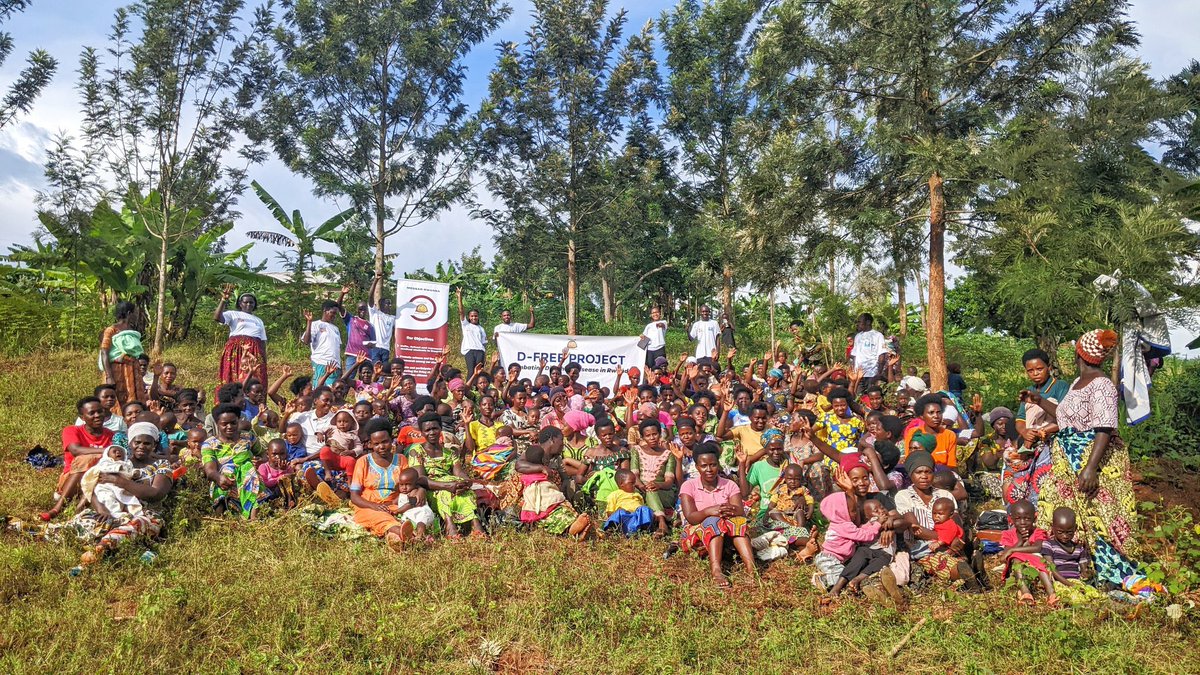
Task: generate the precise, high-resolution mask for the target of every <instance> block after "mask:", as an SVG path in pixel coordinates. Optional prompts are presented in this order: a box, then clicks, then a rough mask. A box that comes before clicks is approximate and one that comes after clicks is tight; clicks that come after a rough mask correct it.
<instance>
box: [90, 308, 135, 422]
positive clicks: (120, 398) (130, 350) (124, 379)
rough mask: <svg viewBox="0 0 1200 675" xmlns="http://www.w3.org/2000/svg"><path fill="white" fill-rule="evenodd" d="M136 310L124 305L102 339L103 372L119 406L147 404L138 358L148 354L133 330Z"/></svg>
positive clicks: (116, 313) (101, 368)
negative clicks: (132, 403) (145, 402)
mask: <svg viewBox="0 0 1200 675" xmlns="http://www.w3.org/2000/svg"><path fill="white" fill-rule="evenodd" d="M135 311H136V308H135V307H134V306H133V303H132V302H125V301H121V302H118V303H117V306H116V308H114V310H113V314H114V317H113V318H114V319H115V322H114V323H113V325H111V326H109V327H108V328H105V329H104V332H103V333H102V334H101V335H100V372H101V373H102V374H103V375H104V381H105V382H107V383H110V384H112V385H113V386H114V387H115V388H116V390H117V402H118V403H119V404H120V405H122V406H124V405H125V404H126V403H129V402H130V401H145V400H146V398H147V396H146V384H145V383H144V382H143V381H142V367H141V364H140V363H139V362H138V358H139V357H141V356H142V355H143V354H145V351H144V350H143V349H142V334H141V333H139V332H137V331H136V330H134V329H133V328H132V323H131V322H132V321H133V316H134V312H135Z"/></svg>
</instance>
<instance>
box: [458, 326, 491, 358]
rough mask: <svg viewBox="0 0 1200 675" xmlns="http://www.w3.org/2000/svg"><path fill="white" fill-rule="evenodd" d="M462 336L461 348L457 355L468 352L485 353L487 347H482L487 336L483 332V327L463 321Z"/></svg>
mask: <svg viewBox="0 0 1200 675" xmlns="http://www.w3.org/2000/svg"><path fill="white" fill-rule="evenodd" d="M462 334H463V337H462V348H461V349H459V350H458V353H459V354H466V353H467V352H469V351H481V352H482V351H487V347H486V346H485V345H484V343H485V342H487V334H486V333H484V332H483V326H480V325H479V324H477V323H471V322H470V321H463V322H462Z"/></svg>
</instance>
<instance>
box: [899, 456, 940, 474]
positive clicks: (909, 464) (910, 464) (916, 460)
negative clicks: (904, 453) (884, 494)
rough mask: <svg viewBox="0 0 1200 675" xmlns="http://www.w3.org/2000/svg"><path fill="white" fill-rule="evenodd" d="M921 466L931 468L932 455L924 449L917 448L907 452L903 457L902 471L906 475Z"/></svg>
mask: <svg viewBox="0 0 1200 675" xmlns="http://www.w3.org/2000/svg"><path fill="white" fill-rule="evenodd" d="M922 467H924V468H926V469H929V470H931V471H932V470H933V455H931V454H929V453H928V452H925V451H924V450H918V451H916V452H910V453H908V457H905V458H904V472H905V473H907V474H908V475H910V476H911V475H913V473H915V472H916V470H917V469H920V468H922Z"/></svg>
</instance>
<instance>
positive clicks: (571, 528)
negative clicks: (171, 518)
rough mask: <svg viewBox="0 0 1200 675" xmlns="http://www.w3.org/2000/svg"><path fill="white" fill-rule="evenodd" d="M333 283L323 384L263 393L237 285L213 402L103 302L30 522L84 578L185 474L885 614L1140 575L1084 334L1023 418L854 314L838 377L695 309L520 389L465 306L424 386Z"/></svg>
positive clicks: (239, 511) (405, 541)
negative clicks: (690, 561) (79, 394)
mask: <svg viewBox="0 0 1200 675" xmlns="http://www.w3.org/2000/svg"><path fill="white" fill-rule="evenodd" d="M349 291H350V289H348V288H347V289H343V290H342V294H341V297H339V299H338V300H337V301H332V300H331V301H328V302H326V303H325V304H324V305H323V307H322V310H321V316H320V318H319V319H315V318H314V317H313V315H312V314H311V313H308V312H306V313H305V316H306V319H307V324H306V327H305V330H304V333H303V335H302V336H301V340H302V341H303V342H305V343H306V344H308V345H309V346H310V348H311V350H312V366H313V368H312V371H313V372H311V373H302V374H297V373H293V372H292V369H291V368H290V367H287V366H285V367H282V368H279V369H278V371H277V373H276V375H275V379H274V380H273V381H272V380H270V379H269V377H268V370H267V359H266V351H265V344H266V340H267V336H266V331H265V328H264V324H263V322H262V320H261V319H260V318H258V317H257V316H256V315H255V311H256V308H257V302H256V299H255V298H254V296H253V295H250V294H243V295H241V296H240V297H239V298H238V300H237V309H236V310H226V303H227V302H228V300H229V299H230V298H231V297H233V296H232V289H229V288H226V289H225V292H224V293H223V296H222V300H221V302H220V304H219V305H218V307H217V310H216V312H215V314H214V320H215V321H217V322H218V323H221V324H225V325H226V326H228V327H229V331H230V337H229V340H228V342H227V344H226V347H225V350H224V352H223V355H222V357H221V361H220V364H219V366H218V369H217V370H218V377H219V380H220V383H221V384H220V385H219V386H218V388H217V389H216V391H215V399H216V400H215V401H213V405H212V406H211V408H209V409H207V410H206V405H205V399H206V396H205V394H204V392H203V391H201V390H200V389H199V388H189V387H186V386H184V385H183V384H182V383H180V382H178V379H177V378H178V373H177V371H176V369H175V368H174V367H173V366H172V365H171V364H169V363H162V364H157V363H155V364H151V365H149V366H147V365H146V360H145V358H144V354H143V353H142V348H141V344H140V335H139V334H138V333H137V331H135V330H133V329H132V328H131V327H130V325H129V318H130V313H131V311H132V308H131V307H129V306H127V305H125V304H124V303H122V304H120V305H118V306H117V308H116V321H115V323H114V325H113V326H111V327H110V328H109V329H107V330H106V331H105V332H104V334H103V336H102V342H101V348H100V359H99V365H100V368H101V371H102V377H103V380H104V383H103V384H101V385H100V386H98V387H97V388H96V389H95V391H94V392H92V393H91V395H88V396H85V397H84V398H82V399H80V400H79V402H78V405H77V410H76V412H77V419H75V421H74V423H73V424H71V425H69V426H67V427H65V428H64V429H63V432H62V449H63V455H64V462H63V468H62V474H61V476H60V479H59V481H58V484H57V486H56V495H55V504H54V506H53V507H52V508H51V509H50V510H48V511H47V512H45V513H43V514H41V517H42V519H43V520H45V521H47V524H46V525H44V526H43V528H44V530H45V531H47V532H55V533H61V532H63V531H64V530H66V531H70V532H71V533H73V534H74V535H75V536H77V537H80V538H81V539H83V540H84V541H86V542H87V548H86V550H85V551H84V553H83V556H82V559H81V562H80V565H81V568H82V567H84V566H86V565H89V564H93V563H95V561H97V560H99V559H100V558H101V557H102V556H103V555H105V553H106V552H108V551H111V550H112V549H113V548H114V547H115V546H116V545H118V544H119V543H120V542H121V541H123V540H125V539H128V538H130V537H153V536H154V535H156V534H158V533H159V531H160V530H161V528H162V525H163V518H162V515H161V514H160V512H159V510H158V509H159V508H160V507H158V506H157V505H158V504H161V502H162V500H163V498H164V497H165V496H166V495H167V494H168V493H170V492H171V490H172V489H173V488H174V487H175V486H176V485H178V484H180V483H181V482H192V481H194V482H197V483H199V484H201V485H202V486H204V488H205V489H207V490H208V494H209V495H210V497H211V500H212V508H213V510H214V511H215V512H218V513H225V514H229V515H230V516H231V517H233V516H236V517H243V518H259V517H264V516H265V515H266V514H267V513H269V512H271V511H279V510H287V509H291V508H293V507H296V506H297V505H298V504H300V503H305V502H309V503H314V504H321V505H322V507H321V508H324V509H329V510H338V509H346V510H348V511H349V513H350V515H351V517H352V520H353V523H355V524H356V525H357V526H358V527H361V528H363V530H365V531H366V532H369V533H371V534H373V535H375V536H377V537H379V538H381V539H383V540H384V541H385V542H386V543H387V544H388V545H389V546H391V547H393V548H395V549H397V550H401V549H404V548H407V547H410V546H414V545H427V544H429V543H430V542H433V541H435V540H437V539H439V538H444V539H448V540H454V539H459V538H463V537H487V536H489V531H494V530H495V529H496V528H506V527H515V528H522V529H531V528H536V529H541V530H544V531H545V532H547V533H549V534H552V535H562V536H567V537H575V538H578V539H583V538H590V537H612V536H633V535H637V534H639V533H645V534H646V536H650V537H654V538H657V539H661V540H662V541H663V543H664V555H667V556H669V555H673V554H676V553H678V552H683V553H692V554H695V555H697V556H699V557H701V558H706V559H707V561H708V564H709V566H710V570H711V575H712V578H713V581H714V583H715V584H717V585H718V586H721V587H728V586H730V585H731V582H730V578H729V575H728V574H727V570H728V569H733V570H734V571H735V576H740V575H745V576H746V577H748V578H750V577H753V576H754V575H756V574H757V571H758V570H759V569H760V567H761V566H762V565H764V564H767V563H769V562H770V561H773V560H777V559H785V558H792V559H796V560H798V561H800V562H801V563H802V564H809V563H811V565H812V566H813V573H812V583H813V584H815V585H816V586H817V587H819V588H820V589H822V590H823V591H826V592H828V593H829V594H830V595H831V596H838V595H840V594H842V593H847V592H850V593H858V594H863V595H865V596H867V597H868V598H870V599H872V600H875V601H880V602H884V601H890V602H896V603H903V602H904V597H905V596H904V593H903V591H902V590H901V589H902V588H903V587H905V586H912V587H917V588H919V587H921V586H923V585H925V584H928V583H943V584H952V585H954V586H957V587H960V588H961V589H963V590H965V591H978V590H983V589H984V588H987V587H988V586H990V585H991V584H992V583H994V579H993V578H990V576H991V577H994V575H989V572H990V571H994V570H995V569H1000V570H1001V576H1003V577H1004V578H1012V579H1013V580H1014V581H1013V584H1014V586H1015V588H1016V591H1017V594H1018V597H1019V599H1020V601H1021V602H1033V601H1034V600H1033V592H1034V591H1039V592H1041V593H1043V594H1044V599H1045V601H1046V602H1047V603H1048V604H1050V605H1054V604H1057V603H1059V602H1061V601H1062V600H1061V599H1060V598H1063V597H1064V596H1065V597H1067V598H1070V599H1074V598H1086V597H1089V595H1090V594H1093V593H1097V592H1099V591H1098V590H1097V589H1101V590H1105V591H1108V590H1113V589H1119V588H1121V587H1122V585H1124V586H1126V587H1128V585H1129V584H1130V583H1131V579H1133V580H1136V579H1137V578H1138V563H1137V558H1138V549H1137V545H1136V539H1135V530H1136V525H1135V520H1134V517H1133V497H1132V486H1131V479H1130V473H1129V459H1128V454H1127V453H1126V452H1125V450H1124V447H1123V445H1122V443H1121V441H1120V439H1119V437H1118V436H1117V435H1116V433H1115V432H1116V429H1117V426H1118V424H1117V414H1118V413H1117V391H1116V389H1115V387H1114V385H1113V383H1112V382H1111V380H1109V379H1108V378H1107V377H1106V376H1105V374H1104V371H1103V369H1102V364H1103V363H1104V361H1105V359H1107V358H1108V357H1109V355H1110V354H1111V352H1112V350H1113V348H1114V346H1115V344H1116V336H1115V334H1114V333H1112V332H1111V331H1108V330H1094V331H1090V332H1088V333H1087V334H1085V335H1083V336H1081V337H1080V338H1079V339H1078V340H1077V341H1076V343H1075V353H1076V359H1075V367H1074V369H1073V371H1074V374H1075V376H1074V378H1073V379H1062V378H1061V377H1060V376H1059V375H1057V374H1056V372H1055V369H1054V367H1053V366H1054V363H1053V361H1052V359H1051V358H1050V356H1049V355H1048V354H1046V353H1044V352H1042V351H1039V350H1037V349H1032V350H1030V351H1029V352H1027V353H1026V354H1025V355H1024V359H1023V361H1024V363H1023V365H1024V368H1025V372H1026V374H1027V375H1028V377H1029V380H1030V385H1029V387H1028V388H1027V389H1026V390H1024V391H1022V392H1021V394H1020V397H1019V400H1018V401H1016V403H1019V405H1018V406H1017V409H1016V412H1015V413H1014V412H1013V410H1012V409H1010V408H1005V407H997V408H994V409H992V410H990V411H988V412H987V413H986V414H985V413H984V411H983V407H982V401H981V399H980V397H979V396H978V395H977V394H975V395H971V394H970V393H969V387H968V385H967V384H966V381H965V380H963V379H962V378H961V377H960V378H959V383H958V387H957V388H956V390H954V391H951V390H949V389H948V390H945V391H929V388H928V384H927V382H926V380H925V379H923V378H922V377H918V376H917V374H916V372H915V370H913V369H911V368H910V369H909V371H908V373H907V374H906V375H904V376H899V369H898V360H899V356H898V349H897V348H896V347H895V346H894V345H893V344H892V343H891V341H890V340H888V339H886V338H884V337H883V335H882V334H880V333H879V332H877V331H875V330H873V328H872V324H873V321H872V318H871V317H870V315H866V314H864V315H862V316H861V317H859V319H858V325H857V332H856V333H855V335H854V336H852V338H851V339H850V341H849V343H848V347H847V355H848V357H849V361H850V365H849V366H843V365H841V364H840V363H831V364H829V365H828V366H823V365H815V366H810V365H809V363H808V362H807V361H806V360H805V359H803V358H796V356H798V355H792V354H789V353H788V351H787V350H783V349H778V348H776V349H773V350H772V351H770V352H768V353H766V354H764V355H762V357H761V358H759V357H757V356H756V357H753V358H750V359H748V360H744V361H743V362H742V363H740V364H737V363H735V359H736V357H737V350H736V348H734V347H732V324H729V323H728V322H726V323H724V324H722V323H721V322H717V321H713V320H712V318H711V316H710V312H709V310H708V308H702V309H701V310H700V319H699V320H698V321H697V322H696V323H695V324H694V325H693V326H691V328H690V329H689V336H690V337H691V338H692V339H693V340H695V341H696V343H697V346H696V351H695V353H694V354H692V355H678V356H677V360H676V361H675V362H674V367H672V365H671V364H672V362H671V361H670V360H669V356H668V354H667V353H666V351H665V349H666V341H665V331H666V328H667V325H666V322H665V321H663V319H662V315H661V313H660V312H659V310H658V309H654V310H652V313H651V316H650V319H651V321H650V323H649V324H647V326H646V329H645V331H644V334H643V335H642V336H641V337H642V340H643V346H644V347H645V348H646V350H647V367H646V368H645V369H644V370H643V369H632V371H633V372H624V371H621V370H618V372H617V377H616V383H615V385H614V386H612V387H611V388H607V387H601V386H600V383H598V382H595V381H583V382H581V381H580V380H579V377H580V373H581V368H580V367H579V365H578V364H575V363H571V362H567V363H565V364H564V365H562V366H561V367H559V366H557V365H555V366H551V367H549V368H546V367H545V365H544V364H543V368H542V370H541V371H539V372H538V374H537V375H536V377H533V378H521V377H520V374H521V371H520V368H519V367H512V368H508V369H505V368H504V367H503V366H502V365H501V364H499V362H498V359H496V358H493V360H492V361H491V363H490V364H486V363H485V357H486V348H487V343H488V339H487V336H486V334H485V333H484V330H483V329H482V328H480V327H479V314H478V312H477V311H475V310H471V311H468V312H464V311H463V306H462V302H461V294H460V295H459V312H460V320H461V321H462V325H463V329H464V330H463V344H462V355H463V356H464V357H465V361H466V364H467V369H466V370H465V371H460V370H458V369H457V368H455V367H454V366H452V365H450V364H449V363H448V350H447V353H444V354H443V358H442V360H441V361H439V363H438V364H437V365H436V366H435V367H434V369H433V372H432V373H431V374H430V375H429V376H428V377H425V378H422V380H423V381H418V379H417V378H416V377H414V376H413V375H412V374H410V373H408V372H406V367H405V363H404V361H403V360H401V359H398V358H393V357H392V355H391V354H390V350H389V348H388V345H389V342H388V339H389V337H390V333H391V330H392V327H393V325H394V321H395V318H394V317H392V316H390V315H388V314H387V312H388V311H389V307H388V306H387V305H386V304H381V306H378V307H375V306H370V305H368V303H365V302H362V303H359V304H358V305H357V308H356V311H355V312H354V313H351V312H348V311H344V310H343V302H344V300H345V298H346V296H347V295H348V293H349ZM501 318H502V323H501V324H500V325H498V326H497V327H496V328H495V329H494V330H493V331H492V339H494V338H495V336H496V335H497V334H498V333H501V332H520V331H524V330H527V329H529V328H532V327H534V325H535V317H534V316H533V312H532V311H531V312H530V316H529V322H528V323H527V324H520V323H517V324H514V323H512V321H511V314H509V313H508V312H505V313H504V314H503V315H502V317H501ZM335 322H336V323H335ZM343 329H344V330H345V332H346V334H347V338H346V340H345V348H344V349H343V348H342V344H343V341H342V331H343ZM476 329H478V330H476ZM726 329H728V331H729V333H728V335H727V338H728V339H727V340H726V339H725V338H723V337H722V333H723V331H725V330H726ZM722 357H724V358H722ZM422 392H425V393H422ZM988 502H993V503H995V504H997V505H999V509H1000V510H999V511H997V510H996V509H992V510H990V511H989V510H985V509H983V508H982V507H983V506H984V505H985V504H987V503H988ZM68 514H71V515H70V517H69V518H68V517H65V516H67V515H68ZM1085 581H1086V582H1088V583H1084V582H1085Z"/></svg>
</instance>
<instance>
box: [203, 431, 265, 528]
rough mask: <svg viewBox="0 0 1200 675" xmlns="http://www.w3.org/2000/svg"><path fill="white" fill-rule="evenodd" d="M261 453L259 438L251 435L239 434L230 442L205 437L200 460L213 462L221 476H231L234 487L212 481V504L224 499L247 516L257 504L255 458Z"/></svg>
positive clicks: (210, 492) (214, 437)
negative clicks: (224, 486) (227, 487)
mask: <svg viewBox="0 0 1200 675" xmlns="http://www.w3.org/2000/svg"><path fill="white" fill-rule="evenodd" d="M260 454H262V450H261V448H260V447H259V444H258V439H256V438H255V437H254V436H253V435H252V434H242V435H241V436H239V437H238V439H237V440H235V441H233V442H232V443H228V442H225V441H222V440H221V439H220V438H218V437H216V436H211V437H209V438H207V439H205V440H204V444H203V445H201V446H200V462H201V463H202V464H207V463H209V462H214V463H216V465H217V467H218V469H219V470H220V471H221V474H222V475H225V476H229V477H230V478H232V479H233V483H234V488H233V489H232V490H229V491H226V490H224V489H222V488H220V487H218V486H217V484H216V483H213V484H212V488H211V489H210V491H209V494H210V496H211V497H212V499H213V503H214V505H216V504H220V503H221V502H226V503H227V504H229V505H230V506H233V505H236V506H237V507H238V510H239V511H240V512H241V514H242V517H243V518H249V517H250V513H251V512H252V511H253V510H254V508H255V507H256V506H258V471H256V470H255V466H254V457H255V456H256V455H260Z"/></svg>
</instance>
